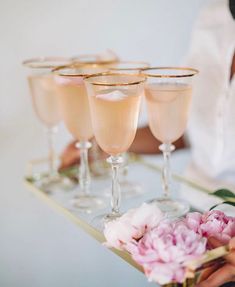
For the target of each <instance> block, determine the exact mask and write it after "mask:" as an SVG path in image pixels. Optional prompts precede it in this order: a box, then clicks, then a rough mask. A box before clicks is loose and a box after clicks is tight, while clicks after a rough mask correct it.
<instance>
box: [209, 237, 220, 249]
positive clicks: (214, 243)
mask: <svg viewBox="0 0 235 287" xmlns="http://www.w3.org/2000/svg"><path fill="white" fill-rule="evenodd" d="M208 244H209V246H210V247H211V248H217V247H220V246H222V245H223V243H222V242H221V241H220V240H218V239H217V238H215V237H210V238H209V239H208Z"/></svg>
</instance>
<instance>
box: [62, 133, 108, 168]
mask: <svg viewBox="0 0 235 287" xmlns="http://www.w3.org/2000/svg"><path fill="white" fill-rule="evenodd" d="M91 142H92V148H91V149H93V152H91V153H90V152H88V159H89V161H90V162H92V161H94V160H97V159H99V160H100V159H105V158H106V157H107V154H106V153H105V152H103V151H102V150H101V149H100V148H99V146H98V145H97V143H96V141H95V139H94V138H93V139H92V140H91ZM76 143H77V141H73V142H71V143H70V144H68V145H67V147H66V148H65V150H64V151H63V152H62V154H61V156H60V166H59V171H62V170H64V169H66V168H68V167H70V166H73V165H75V164H78V163H79V162H80V153H79V149H78V148H76ZM91 149H89V151H90V150H91Z"/></svg>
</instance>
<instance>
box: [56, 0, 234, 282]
mask: <svg viewBox="0 0 235 287" xmlns="http://www.w3.org/2000/svg"><path fill="white" fill-rule="evenodd" d="M186 63H187V65H188V66H191V67H194V68H196V69H198V70H199V71H200V73H199V75H198V76H197V78H196V79H195V83H194V90H193V100H192V108H191V113H190V119H189V125H188V129H187V133H186V135H184V136H183V137H181V138H180V139H179V140H177V142H175V143H174V144H175V146H176V149H182V148H185V147H187V146H188V143H189V145H190V148H191V153H192V161H191V163H190V165H189V167H188V170H187V176H188V177H189V178H191V179H192V180H194V181H195V182H197V183H199V184H201V185H202V186H206V187H207V188H208V189H211V190H214V189H217V188H219V187H221V186H223V187H227V188H230V189H232V190H235V161H234V160H233V158H235V144H234V142H235V108H234V107H235V76H234V73H235V0H215V1H212V2H210V3H209V5H207V7H205V9H204V10H203V11H202V12H201V14H200V16H199V18H198V21H197V23H196V25H195V29H194V32H193V36H192V41H191V47H190V49H189V54H188V56H187V58H186ZM159 145H160V142H159V141H158V140H157V139H155V138H154V137H153V135H152V134H151V131H150V129H149V128H148V127H142V128H139V129H138V130H137V133H136V137H135V140H134V142H133V144H132V145H131V147H130V151H132V152H136V153H148V154H151V153H152V154H154V153H158V152H159V150H158V146H159ZM78 160H79V155H78V153H77V150H76V148H75V147H74V143H71V144H70V145H69V146H68V147H67V148H66V150H65V151H64V152H63V153H62V155H61V168H65V167H68V166H69V165H71V164H74V163H75V162H77V161H78ZM187 192H188V191H187ZM196 197H197V198H200V200H198V207H200V208H202V206H203V204H204V203H205V202H206V200H205V201H204V199H203V195H201V196H198V194H197V195H196ZM190 198H191V199H192V200H194V198H195V197H193V196H190ZM205 208H208V203H207V205H205ZM211 243H212V246H214V247H217V246H219V245H220V242H217V241H215V240H214V239H211ZM229 281H234V282H235V238H233V239H232V240H231V241H230V254H229V255H228V256H227V257H226V264H225V265H223V266H222V267H220V268H219V267H218V266H215V267H214V268H212V269H209V270H206V271H205V272H204V273H203V276H202V278H201V282H200V283H199V285H198V286H200V287H204V286H208V287H217V286H220V285H221V284H224V283H226V282H229ZM231 284H233V285H230V286H235V283H231Z"/></svg>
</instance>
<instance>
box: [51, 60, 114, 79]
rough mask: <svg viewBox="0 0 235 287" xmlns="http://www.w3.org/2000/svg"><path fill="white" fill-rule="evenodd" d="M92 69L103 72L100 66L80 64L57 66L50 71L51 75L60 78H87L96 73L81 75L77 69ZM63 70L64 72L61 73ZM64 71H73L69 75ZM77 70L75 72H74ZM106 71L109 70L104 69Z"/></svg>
mask: <svg viewBox="0 0 235 287" xmlns="http://www.w3.org/2000/svg"><path fill="white" fill-rule="evenodd" d="M85 68H87V69H92V68H100V70H104V67H103V66H102V65H99V64H80V63H74V64H72V65H65V66H59V67H56V68H55V69H53V70H52V72H53V73H55V74H57V75H59V76H62V77H88V76H92V75H94V74H98V72H97V71H96V72H95V73H83V72H79V69H85ZM63 70H64V72H63ZM66 70H67V71H68V70H74V73H73V72H70V73H68V72H67V73H66ZM76 70H77V72H76ZM106 70H107V71H108V70H109V69H108V68H107V69H106Z"/></svg>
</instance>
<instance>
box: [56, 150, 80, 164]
mask: <svg viewBox="0 0 235 287" xmlns="http://www.w3.org/2000/svg"><path fill="white" fill-rule="evenodd" d="M79 159H80V154H79V151H78V150H77V149H75V150H70V151H69V152H67V153H64V154H63V155H62V156H61V158H60V162H61V163H60V169H61V168H66V167H69V166H71V165H74V164H76V163H78V162H79Z"/></svg>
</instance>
